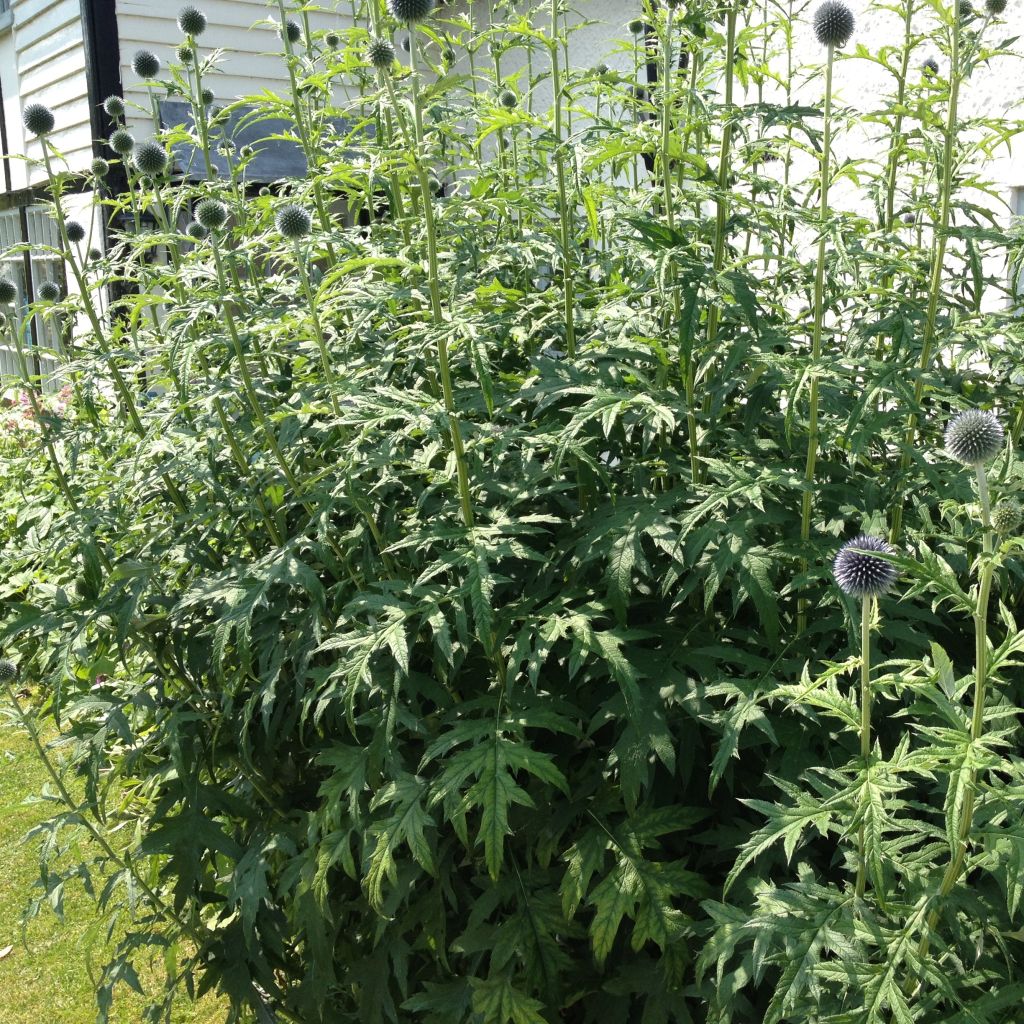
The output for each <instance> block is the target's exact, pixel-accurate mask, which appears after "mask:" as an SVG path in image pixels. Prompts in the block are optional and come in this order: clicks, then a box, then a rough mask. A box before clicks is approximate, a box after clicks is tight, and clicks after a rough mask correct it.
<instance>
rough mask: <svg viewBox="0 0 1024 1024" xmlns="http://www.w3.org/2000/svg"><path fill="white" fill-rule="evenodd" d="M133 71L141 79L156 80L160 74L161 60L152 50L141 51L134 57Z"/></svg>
mask: <svg viewBox="0 0 1024 1024" xmlns="http://www.w3.org/2000/svg"><path fill="white" fill-rule="evenodd" d="M132 71H134V72H135V74H137V75H138V76H139V78H146V79H150V78H156V76H157V75H159V74H160V58H159V57H158V56H157V55H156V54H155V53H153V52H152V51H151V50H139V51H138V53H136V54H135V56H134V57H132Z"/></svg>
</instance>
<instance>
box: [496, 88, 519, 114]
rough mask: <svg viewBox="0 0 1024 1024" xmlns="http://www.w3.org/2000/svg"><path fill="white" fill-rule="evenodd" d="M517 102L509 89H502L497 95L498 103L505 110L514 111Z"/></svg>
mask: <svg viewBox="0 0 1024 1024" xmlns="http://www.w3.org/2000/svg"><path fill="white" fill-rule="evenodd" d="M518 102H519V100H518V98H517V97H516V94H515V93H514V92H513V91H512V90H511V89H502V90H501V92H500V93H498V103H499V104H500V105H501V106H503V107H504V108H505V109H506V110H514V109H515V107H516V104H517V103H518Z"/></svg>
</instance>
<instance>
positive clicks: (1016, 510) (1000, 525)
mask: <svg viewBox="0 0 1024 1024" xmlns="http://www.w3.org/2000/svg"><path fill="white" fill-rule="evenodd" d="M1021 522H1024V509H1022V508H1021V506H1020V502H1019V501H1017V499H1016V498H1003V500H1002V501H1000V502H998V503H997V504H996V507H995V508H994V509H992V529H993V530H995V532H996V533H998V534H1001V535H1002V536H1004V537H1005V536H1006V535H1007V534H1011V533H1015V532H1016V531H1017V529H1018V528H1019V527H1020V524H1021Z"/></svg>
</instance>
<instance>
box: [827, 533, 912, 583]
mask: <svg viewBox="0 0 1024 1024" xmlns="http://www.w3.org/2000/svg"><path fill="white" fill-rule="evenodd" d="M872 551H879V552H881V553H883V554H886V555H895V554H896V549H895V548H894V547H893V546H892V545H891V544H889V543H887V542H886V541H884V540H881V539H880V538H878V537H872V536H871V535H870V534H867V533H862V534H860V536H858V537H854V538H853V540H848V541H847V542H846V543H845V544H844V545H843V546H842V547H841V548H840V549H839V553H838V554H837V555H836V558H835V561H834V562H833V563H832V570H833V572H834V573H835V577H836V583H838V584H839V589H840V590H842V591H843V593H844V594H849V595H850V596H851V597H877V596H878V595H879V594H884V593H885V592H886V591H887V590H889V589H890V588H891V587H892V585H893V584H894V583H895V582H896V578H897V577H898V576H899V571H898V570H897V568H896V566H895V565H893V564H892V562H887V561H886V560H885V559H884V558H879V557H878V556H877V555H873V554H871V552H872Z"/></svg>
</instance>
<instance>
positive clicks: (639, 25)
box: [626, 18, 644, 36]
mask: <svg viewBox="0 0 1024 1024" xmlns="http://www.w3.org/2000/svg"><path fill="white" fill-rule="evenodd" d="M626 29H627V30H628V31H629V33H630V35H634V36H638V35H640V33H641V32H643V30H644V23H643V19H642V18H634V19H633V20H632V21H631V22H630V23H629V24H628V25H627V26H626Z"/></svg>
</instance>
